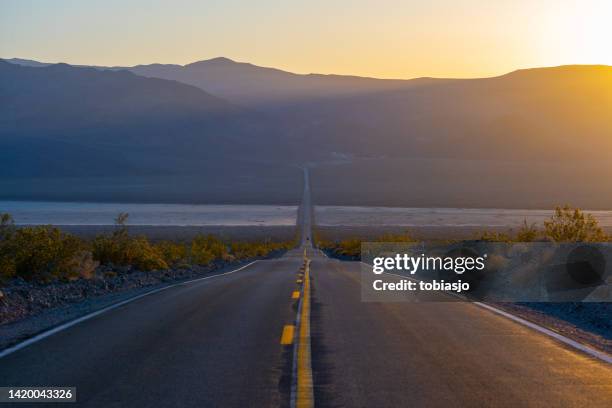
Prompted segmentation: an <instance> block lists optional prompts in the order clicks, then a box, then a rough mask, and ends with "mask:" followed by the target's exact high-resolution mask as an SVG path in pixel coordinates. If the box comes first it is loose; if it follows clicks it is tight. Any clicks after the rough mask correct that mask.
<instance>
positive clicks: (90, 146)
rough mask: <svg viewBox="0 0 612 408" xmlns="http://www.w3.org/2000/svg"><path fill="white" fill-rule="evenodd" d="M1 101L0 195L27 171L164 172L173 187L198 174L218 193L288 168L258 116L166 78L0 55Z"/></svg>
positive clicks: (152, 177) (156, 175) (116, 176)
mask: <svg viewBox="0 0 612 408" xmlns="http://www.w3.org/2000/svg"><path fill="white" fill-rule="evenodd" d="M0 103H1V104H2V106H3V109H2V110H0V162H2V166H1V167H0V180H2V181H4V182H5V184H4V187H2V185H0V196H2V195H3V194H6V195H7V196H10V194H11V191H13V192H14V191H15V189H14V188H17V189H18V190H19V189H21V187H20V186H17V187H15V185H12V184H11V183H10V182H11V181H12V180H17V179H21V180H22V181H23V180H24V179H26V178H30V179H34V178H36V179H40V178H43V179H51V178H56V179H57V178H66V177H67V178H72V179H84V178H88V177H90V178H91V177H97V178H100V177H102V178H106V179H107V180H110V181H109V183H110V184H111V185H112V184H116V185H118V184H120V182H121V181H122V180H132V178H133V177H141V178H144V179H148V181H147V180H144V179H143V180H144V181H142V180H141V184H142V185H143V186H145V187H146V188H148V187H147V185H148V186H150V185H152V183H153V184H154V183H156V182H157V180H158V179H159V180H161V179H163V178H165V179H164V180H166V181H164V182H165V183H166V184H167V186H168V188H174V186H176V185H183V186H185V185H186V184H189V183H187V182H185V180H187V179H189V180H193V178H194V177H196V176H197V180H199V181H198V182H199V183H205V182H206V181H207V180H208V186H209V187H211V188H212V186H217V187H215V188H217V190H218V191H220V192H221V193H223V194H224V195H223V197H225V196H226V195H227V194H228V192H227V191H226V190H228V191H231V189H232V186H237V185H240V186H244V185H245V183H246V181H245V180H247V179H248V180H250V182H251V183H250V184H251V185H252V186H251V187H249V186H248V185H247V190H248V189H249V188H252V189H257V186H258V183H259V184H261V183H260V182H258V181H257V178H255V180H251V178H252V177H255V176H256V175H258V174H269V173H273V174H278V173H282V174H291V170H287V169H286V168H285V167H286V166H285V165H283V164H278V163H279V160H276V159H275V160H274V161H273V162H271V161H270V154H268V150H269V147H270V146H275V145H277V144H278V143H277V141H276V139H275V137H276V136H275V133H274V131H272V130H271V129H270V128H269V124H268V123H267V122H266V120H265V118H261V117H259V116H258V115H257V114H255V113H253V112H250V111H248V110H245V109H243V108H240V107H236V106H234V105H233V104H231V103H229V102H226V101H224V100H222V99H220V98H218V97H216V96H212V95H210V94H208V93H206V92H204V91H202V90H200V89H199V88H196V87H193V86H190V85H185V84H181V83H178V82H175V81H167V80H162V79H154V78H144V77H141V76H138V75H135V74H133V73H131V72H129V71H124V70H118V71H110V70H100V69H96V68H82V67H73V66H69V65H66V64H55V65H49V66H43V67H29V66H20V65H15V64H10V63H7V62H3V61H0ZM254 152H258V153H255V154H254ZM271 154H274V155H275V157H276V155H277V154H280V155H281V156H282V151H280V147H279V148H277V149H275V150H274V151H272V153H271ZM296 171H297V170H296ZM245 177H246V179H245ZM266 177H268V176H266ZM281 178H282V177H281ZM179 179H180V180H179ZM181 180H182V181H181ZM23 182H24V183H26V182H25V181H23ZM262 182H267V181H265V180H263V181H262ZM6 183H8V184H6ZM0 184H1V183H0ZM128 184H129V182H128ZM10 185H12V186H13V187H11V186H10ZM272 187H273V186H272ZM281 187H283V188H284V187H285V186H284V185H281ZM59 188H60V189H62V188H68V186H65V185H60V186H59ZM277 188H279V187H278V186H277ZM195 189H200V190H201V189H202V186H195ZM287 190H288V191H291V189H287ZM19 191H21V190H19ZM295 191H296V192H297V191H299V186H298V187H296V188H295ZM33 193H35V191H34V192H33ZM179 193H180V192H179ZM187 193H188V192H184V194H183V193H181V194H182V196H184V197H186V199H189V197H190V196H189V194H187ZM24 194H25V193H24ZM181 194H179V195H181ZM26 195H27V194H26ZM202 197H206V198H207V199H209V198H210V199H211V200H215V197H214V194H213V195H212V196H206V195H204V196H202ZM281 199H282V197H281Z"/></svg>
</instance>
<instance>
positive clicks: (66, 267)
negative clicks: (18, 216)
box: [0, 226, 85, 281]
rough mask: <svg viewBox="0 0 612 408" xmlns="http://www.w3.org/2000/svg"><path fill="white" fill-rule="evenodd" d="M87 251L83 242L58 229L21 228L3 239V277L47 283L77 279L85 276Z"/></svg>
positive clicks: (41, 227) (42, 227)
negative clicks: (15, 277) (83, 271)
mask: <svg viewBox="0 0 612 408" xmlns="http://www.w3.org/2000/svg"><path fill="white" fill-rule="evenodd" d="M84 251H85V248H84V245H83V243H82V242H81V240H79V239H78V238H76V237H74V236H72V235H69V234H65V233H62V232H61V231H60V230H59V229H57V228H55V227H50V226H37V227H24V228H19V229H16V230H15V231H14V232H12V233H11V234H10V237H9V238H6V237H5V238H3V241H2V250H1V252H2V254H1V258H2V259H1V261H0V265H1V268H2V276H3V278H10V277H13V276H19V277H22V278H24V279H28V280H33V279H37V280H43V281H49V280H52V279H56V278H60V279H69V278H75V277H78V276H79V274H80V272H81V266H82V260H83V257H84V254H83V253H84Z"/></svg>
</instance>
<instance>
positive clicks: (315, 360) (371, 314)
mask: <svg viewBox="0 0 612 408" xmlns="http://www.w3.org/2000/svg"><path fill="white" fill-rule="evenodd" d="M306 186H307V183H306ZM308 193H309V191H308V188H307V187H306V189H305V201H306V200H308V201H307V205H305V206H304V207H303V208H302V214H301V216H300V219H301V220H302V223H303V226H304V230H303V247H302V248H301V249H298V250H293V251H291V252H289V253H288V254H287V255H286V256H284V257H283V258H280V259H274V260H266V261H259V262H257V263H255V264H253V265H251V266H249V267H247V268H245V269H243V270H241V271H238V272H235V273H232V274H228V275H223V276H218V277H216V278H213V279H208V280H203V281H198V282H195V283H191V284H187V285H182V286H177V287H173V288H171V289H168V290H166V291H163V292H159V293H156V294H154V295H151V296H147V297H144V298H142V299H139V300H136V301H134V302H132V303H129V304H127V305H124V306H121V307H119V308H117V309H114V310H111V311H109V312H107V313H104V314H102V315H99V316H97V317H95V318H92V319H90V320H87V321H85V322H82V323H80V324H77V325H75V326H72V327H70V328H68V329H66V330H64V331H61V332H59V333H57V334H54V335H52V336H50V337H47V338H45V339H43V340H41V341H39V342H37V343H34V344H32V345H30V346H28V347H25V348H23V349H21V350H18V351H16V352H14V353H12V354H10V355H8V356H6V357H4V358H2V359H0V385H2V386H74V387H77V399H78V402H77V404H70V405H69V406H84V407H196V406H197V407H276V406H290V405H291V383H292V376H293V375H294V374H293V372H294V371H293V369H292V366H293V364H294V362H293V349H292V347H288V346H286V345H281V344H280V338H281V333H282V332H283V328H284V327H285V326H286V325H287V324H292V323H293V322H294V320H295V318H296V311H297V304H298V301H296V300H295V299H294V298H293V297H292V293H293V292H294V291H295V290H296V287H297V285H298V284H297V283H296V278H297V274H298V271H299V268H300V265H302V252H303V248H306V249H307V252H308V255H309V257H310V258H311V259H312V262H311V265H310V278H311V279H310V284H311V304H312V306H311V316H310V321H311V330H310V332H311V340H310V344H311V350H312V378H313V382H314V403H315V406H317V407H375V408H379V407H489V406H491V407H531V406H533V407H610V406H612V368H611V366H610V365H607V364H606V363H604V362H601V361H599V360H596V359H593V358H591V357H588V356H587V355H585V354H582V353H581V352H579V351H576V350H573V349H570V348H568V347H567V346H565V345H562V344H561V343H558V342H557V341H555V340H553V339H551V338H548V337H546V336H544V335H542V334H540V333H537V332H535V331H533V330H531V329H528V328H526V327H523V326H521V325H519V324H517V323H515V322H512V321H510V320H508V319H506V318H504V317H501V316H498V315H496V314H493V313H491V312H489V311H487V310H484V309H481V308H478V307H476V306H474V305H472V304H469V303H459V302H444V303H406V302H404V303H366V302H362V301H361V288H360V283H359V279H360V267H359V264H358V263H355V262H341V261H337V260H331V259H328V258H326V257H324V256H323V255H322V254H321V253H320V252H318V251H316V250H314V249H312V248H311V246H310V242H311V238H310V209H309V207H310V204H309V194H308ZM0 406H1V404H0ZM17 406H25V405H24V404H19V405H17ZM33 406H37V407H40V406H42V404H36V405H33Z"/></svg>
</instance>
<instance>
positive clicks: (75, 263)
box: [0, 214, 295, 282]
mask: <svg viewBox="0 0 612 408" xmlns="http://www.w3.org/2000/svg"><path fill="white" fill-rule="evenodd" d="M127 218H128V215H127V214H119V216H118V217H117V219H116V220H115V223H116V228H115V231H114V232H113V233H112V234H105V235H99V236H97V237H96V238H94V239H93V240H83V239H80V238H78V237H76V236H74V235H71V234H68V233H65V232H62V231H61V230H59V229H58V228H56V227H53V226H34V227H30V226H28V227H22V228H17V227H16V226H15V225H14V223H13V220H12V218H11V216H10V215H9V214H0V281H7V280H9V279H11V278H15V277H19V278H23V279H25V280H29V281H43V282H48V281H52V280H58V279H59V280H74V279H78V278H86V279H87V278H90V277H92V276H93V275H94V274H95V271H96V268H97V267H98V266H100V265H102V266H105V267H111V268H112V267H125V266H128V267H131V269H133V270H138V271H152V270H161V269H171V268H188V267H190V266H192V265H199V266H206V265H210V264H213V263H222V262H231V261H239V260H244V259H248V258H255V257H265V256H268V255H270V254H271V253H273V252H276V251H284V250H287V249H290V248H291V247H293V246H294V245H295V243H294V242H272V241H265V242H231V243H227V242H224V241H222V240H220V239H219V238H217V237H215V236H213V235H202V236H198V237H196V238H194V239H193V240H191V241H190V242H173V241H163V242H158V243H152V242H150V241H149V240H148V239H147V238H146V237H144V236H131V235H130V234H129V231H128V228H127V226H126V221H127Z"/></svg>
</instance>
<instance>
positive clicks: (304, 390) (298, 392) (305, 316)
mask: <svg viewBox="0 0 612 408" xmlns="http://www.w3.org/2000/svg"><path fill="white" fill-rule="evenodd" d="M298 313H299V331H298V336H297V339H298V340H297V358H296V360H297V369H296V376H297V384H296V389H295V397H294V398H293V401H291V402H292V405H294V406H295V407H296V408H312V407H314V397H313V389H312V360H311V355H310V260H309V259H308V258H307V257H306V251H304V287H303V296H302V303H301V305H300V308H299V312H298ZM294 401H295V402H294Z"/></svg>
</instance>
